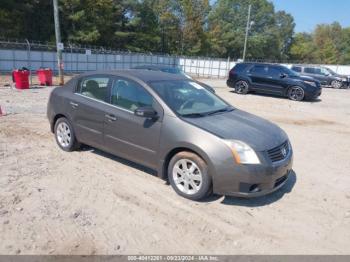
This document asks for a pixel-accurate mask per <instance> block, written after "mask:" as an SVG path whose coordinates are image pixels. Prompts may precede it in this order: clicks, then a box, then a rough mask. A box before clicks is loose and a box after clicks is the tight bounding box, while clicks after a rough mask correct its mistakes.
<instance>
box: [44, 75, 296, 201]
mask: <svg viewBox="0 0 350 262" xmlns="http://www.w3.org/2000/svg"><path fill="white" fill-rule="evenodd" d="M47 116H48V119H49V121H50V125H51V130H52V132H53V133H54V134H55V138H56V141H57V144H58V146H59V147H60V148H61V149H63V150H65V151H72V150H76V149H78V148H79V146H80V145H81V144H87V145H89V146H92V147H96V148H99V149H101V150H103V151H106V152H109V153H111V154H115V155H118V156H120V157H122V158H125V159H128V160H131V161H133V162H137V163H139V164H141V165H144V166H147V167H149V168H151V169H154V170H156V171H157V173H158V176H159V177H161V178H163V179H166V180H168V181H169V182H170V184H171V186H172V187H173V189H174V190H175V191H176V193H178V194H179V195H181V196H183V197H186V198H189V199H192V200H200V199H203V198H205V197H206V196H208V195H210V194H211V193H217V194H223V195H233V196H239V197H254V196H261V195H265V194H268V193H271V192H273V191H275V190H277V189H279V188H280V187H282V186H283V185H284V184H285V183H286V181H287V180H288V176H289V174H290V172H291V170H292V159H293V152H292V147H291V144H290V142H289V140H288V137H287V135H286V134H285V132H284V131H283V130H281V129H280V128H279V127H278V126H276V125H274V124H272V123H270V122H268V121H266V120H264V119H261V118H259V117H257V116H254V115H251V114H249V113H247V112H244V111H241V110H239V109H236V108H234V107H232V106H231V105H229V104H228V103H226V102H225V101H224V100H222V99H221V98H219V97H218V96H216V95H215V94H213V93H211V92H209V91H208V90H207V89H205V88H204V87H203V86H202V85H200V84H199V83H197V82H194V81H193V80H190V79H188V78H186V77H184V76H181V75H174V74H168V73H161V72H154V71H146V70H145V71H143V70H121V71H102V72H93V73H86V74H83V75H80V76H77V77H75V78H73V79H72V80H70V81H69V82H68V83H67V84H66V85H65V86H64V87H57V88H56V89H54V90H53V92H52V93H51V96H50V99H49V103H48V108H47Z"/></svg>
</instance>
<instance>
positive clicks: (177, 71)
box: [161, 67, 182, 75]
mask: <svg viewBox="0 0 350 262" xmlns="http://www.w3.org/2000/svg"><path fill="white" fill-rule="evenodd" d="M161 71H162V72H165V73H170V74H177V75H179V74H182V70H181V69H180V68H178V67H166V68H162V69H161Z"/></svg>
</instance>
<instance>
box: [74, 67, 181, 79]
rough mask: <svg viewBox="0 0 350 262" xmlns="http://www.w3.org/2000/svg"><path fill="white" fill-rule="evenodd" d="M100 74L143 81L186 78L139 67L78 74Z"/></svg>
mask: <svg viewBox="0 0 350 262" xmlns="http://www.w3.org/2000/svg"><path fill="white" fill-rule="evenodd" d="M101 74H108V75H115V76H125V77H135V78H138V79H140V80H141V81H144V82H150V81H161V80H188V78H186V77H185V76H183V75H180V74H179V75H178V74H170V73H165V72H161V71H152V70H140V69H125V70H103V71H93V72H87V73H84V74H82V75H80V76H90V75H101Z"/></svg>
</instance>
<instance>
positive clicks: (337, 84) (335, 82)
mask: <svg viewBox="0 0 350 262" xmlns="http://www.w3.org/2000/svg"><path fill="white" fill-rule="evenodd" d="M331 86H332V87H333V88H334V89H340V88H342V87H343V83H342V82H341V81H338V80H333V81H332V82H331Z"/></svg>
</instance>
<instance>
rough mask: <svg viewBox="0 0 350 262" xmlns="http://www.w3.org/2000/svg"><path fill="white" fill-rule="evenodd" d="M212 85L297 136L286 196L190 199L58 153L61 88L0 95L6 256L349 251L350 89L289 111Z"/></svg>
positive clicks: (148, 175) (124, 170) (1, 229)
mask: <svg viewBox="0 0 350 262" xmlns="http://www.w3.org/2000/svg"><path fill="white" fill-rule="evenodd" d="M204 81H206V82H207V83H210V84H212V85H213V86H215V87H217V89H216V90H217V93H218V94H219V95H220V96H222V97H224V98H225V99H226V100H227V101H229V102H230V103H231V104H232V105H234V106H236V107H238V108H240V109H243V110H246V111H248V112H251V113H254V114H256V115H259V116H261V117H264V118H267V119H269V120H271V121H273V122H275V123H277V124H279V125H280V126H281V127H282V128H283V129H284V130H285V131H286V132H287V133H288V135H289V137H290V140H291V142H292V145H293V147H294V153H295V158H294V171H295V176H292V178H291V179H290V180H289V182H288V184H287V185H286V186H285V187H284V188H282V189H281V190H279V191H277V192H275V193H274V194H272V195H269V196H266V197H262V198H257V199H251V200H244V199H239V198H233V197H224V196H213V197H212V198H210V199H208V200H206V201H204V202H191V201H188V200H186V199H183V198H181V197H179V196H177V195H176V193H175V192H174V191H173V190H172V188H171V187H170V186H168V185H166V184H165V182H164V181H162V180H160V179H159V178H157V177H155V176H154V174H153V173H152V172H151V171H149V170H146V169H144V168H142V167H140V166H137V165H135V164H133V163H130V162H128V161H125V160H122V159H119V158H117V157H114V156H111V155H109V154H105V153H103V152H100V151H98V150H94V149H91V148H84V149H83V150H81V151H79V152H73V153H66V152H63V151H62V150H60V149H59V148H58V146H56V144H55V140H54V137H53V135H52V134H51V133H50V131H49V124H48V121H47V119H46V103H47V99H48V96H49V94H50V92H51V90H52V88H43V89H31V90H27V91H17V90H13V89H10V88H9V87H0V105H1V107H2V109H5V111H6V113H7V115H6V116H2V117H0V254H350V244H349V243H350V171H349V170H350V90H332V89H324V90H323V94H322V96H321V100H320V101H317V102H313V103H311V102H292V101H289V100H287V99H283V98H276V97H269V96H261V95H254V94H249V95H246V96H241V95H237V94H234V93H232V92H230V90H229V89H228V88H226V87H225V81H224V80H204Z"/></svg>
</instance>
